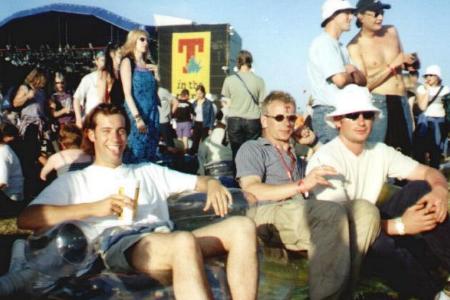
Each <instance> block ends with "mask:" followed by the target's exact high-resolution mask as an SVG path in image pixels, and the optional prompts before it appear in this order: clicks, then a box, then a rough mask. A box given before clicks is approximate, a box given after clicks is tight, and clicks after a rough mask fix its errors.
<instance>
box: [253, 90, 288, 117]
mask: <svg viewBox="0 0 450 300" xmlns="http://www.w3.org/2000/svg"><path fill="white" fill-rule="evenodd" d="M275 101H279V102H282V103H284V104H292V105H293V106H294V107H295V106H296V104H295V99H294V97H292V96H291V94H289V93H286V92H282V91H272V92H270V93H269V95H267V96H266V98H265V99H264V101H263V103H262V106H261V112H262V114H267V112H268V111H267V108H268V107H269V105H270V104H271V103H272V102H275Z"/></svg>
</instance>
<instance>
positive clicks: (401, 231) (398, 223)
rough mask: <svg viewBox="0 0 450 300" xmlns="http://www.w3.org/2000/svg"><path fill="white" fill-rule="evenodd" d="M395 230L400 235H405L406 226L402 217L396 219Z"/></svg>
mask: <svg viewBox="0 0 450 300" xmlns="http://www.w3.org/2000/svg"><path fill="white" fill-rule="evenodd" d="M394 225H395V230H397V233H398V234H399V235H405V224H404V223H403V221H402V218H401V217H398V218H395V219H394Z"/></svg>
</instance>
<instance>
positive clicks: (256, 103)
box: [235, 73, 259, 106]
mask: <svg viewBox="0 0 450 300" xmlns="http://www.w3.org/2000/svg"><path fill="white" fill-rule="evenodd" d="M235 75H236V76H237V78H239V80H240V81H241V82H242V84H243V85H244V87H245V89H246V90H247V92H248V93H249V94H250V96H251V97H252V99H253V102H255V105H257V106H259V103H258V100H256V97H255V96H254V95H253V94H252V92H250V90H249V89H248V86H247V84H246V83H245V81H244V80H243V79H242V78H241V76H239V74H238V73H236V74H235Z"/></svg>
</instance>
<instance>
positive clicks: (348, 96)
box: [325, 84, 381, 127]
mask: <svg viewBox="0 0 450 300" xmlns="http://www.w3.org/2000/svg"><path fill="white" fill-rule="evenodd" d="M335 103H336V107H335V110H334V111H332V112H331V113H329V114H328V115H326V117H325V120H326V122H327V124H328V125H330V126H331V127H335V125H334V122H333V118H334V117H338V116H343V115H346V114H352V113H356V112H366V111H373V112H375V119H376V118H378V117H379V116H380V113H381V111H380V110H379V109H378V108H376V107H375V106H373V104H372V95H371V94H370V92H369V89H367V88H366V87H361V86H358V85H356V84H349V85H347V86H346V87H344V88H343V89H342V90H339V91H338V92H337V94H336V97H335Z"/></svg>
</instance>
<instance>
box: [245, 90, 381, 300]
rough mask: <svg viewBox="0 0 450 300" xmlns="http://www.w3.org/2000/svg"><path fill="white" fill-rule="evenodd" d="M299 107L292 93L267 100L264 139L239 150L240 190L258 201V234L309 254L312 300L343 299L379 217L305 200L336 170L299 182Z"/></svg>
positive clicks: (363, 206) (359, 206)
mask: <svg viewBox="0 0 450 300" xmlns="http://www.w3.org/2000/svg"><path fill="white" fill-rule="evenodd" d="M295 107H296V106H295V101H294V99H293V98H292V97H291V96H290V95H289V94H287V93H284V92H277V91H275V92H272V93H270V94H269V95H268V96H267V97H266V99H265V100H264V102H263V104H262V108H261V109H262V115H261V124H262V128H263V133H262V137H260V138H259V139H257V140H254V141H248V142H246V143H244V144H243V145H242V147H241V148H240V149H239V151H238V154H237V157H236V168H237V178H238V180H239V183H240V185H241V188H242V189H243V190H244V191H246V192H249V193H251V194H253V195H254V196H255V198H256V205H255V206H254V207H252V208H251V209H250V210H249V211H248V216H250V217H252V218H253V220H254V221H255V223H256V225H257V232H258V236H259V237H260V238H261V239H262V240H263V241H264V242H266V243H269V244H275V245H278V246H281V247H284V248H285V249H288V250H293V251H303V250H307V251H308V257H309V260H310V264H309V266H310V267H309V293H310V297H311V299H325V298H326V299H338V298H339V297H340V296H342V297H344V296H343V293H344V292H345V289H346V288H347V285H350V287H351V286H352V285H353V284H354V283H355V281H356V277H357V274H356V272H355V270H358V269H359V264H360V263H361V261H360V258H361V257H362V255H363V254H364V253H365V251H366V250H367V249H368V247H369V246H370V243H371V242H372V241H373V240H374V239H375V238H376V236H377V235H378V232H379V226H380V225H379V222H380V219H379V213H378V211H377V209H376V208H375V207H374V206H373V205H370V204H369V203H367V202H366V201H355V202H352V203H349V205H348V206H341V205H340V204H337V203H333V202H324V201H316V200H313V199H308V200H305V198H304V196H303V195H305V194H307V193H308V192H309V191H310V190H311V189H313V188H314V187H315V186H317V185H324V186H329V182H328V181H327V180H325V178H324V176H326V175H335V171H334V169H333V168H329V167H323V168H322V167H318V168H315V169H314V170H313V171H312V172H311V173H310V174H309V175H308V176H307V177H305V178H300V174H299V170H298V168H297V161H296V157H295V155H294V154H293V153H292V150H293V149H292V147H291V145H290V140H291V137H292V134H293V131H294V123H295V120H296V118H297V116H296V114H295ZM347 211H348V212H347ZM348 215H351V216H353V217H354V218H355V219H357V221H358V222H363V223H364V225H365V226H362V227H360V228H357V232H355V231H354V230H355V228H354V227H353V226H352V224H354V223H355V222H356V221H355V220H352V219H350V218H349V217H348ZM347 292H350V291H349V290H347ZM347 296H350V295H347Z"/></svg>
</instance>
